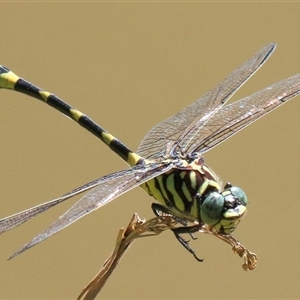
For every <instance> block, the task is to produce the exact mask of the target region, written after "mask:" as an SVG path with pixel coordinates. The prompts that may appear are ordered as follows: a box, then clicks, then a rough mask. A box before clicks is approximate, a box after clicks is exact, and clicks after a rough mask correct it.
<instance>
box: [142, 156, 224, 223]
mask: <svg viewBox="0 0 300 300" xmlns="http://www.w3.org/2000/svg"><path fill="white" fill-rule="evenodd" d="M164 162H165V163H166V164H170V163H171V164H172V166H173V168H172V169H171V170H169V171H168V172H166V173H164V174H161V175H159V176H157V177H155V178H153V179H151V180H149V181H147V182H146V183H144V184H143V185H142V187H143V188H144V189H145V190H146V191H147V192H148V193H149V195H151V196H153V197H154V198H155V199H156V200H157V201H159V202H160V203H161V204H163V205H164V206H166V207H167V208H168V209H169V210H170V211H172V213H174V215H175V216H179V217H182V218H185V219H187V220H189V221H197V222H198V221H199V201H198V200H197V196H198V195H204V194H205V193H207V192H208V191H216V192H217V191H219V190H220V183H219V182H218V178H217V177H216V176H215V174H214V172H213V171H212V170H211V169H210V168H209V167H208V166H206V165H205V164H204V160H203V157H202V155H201V154H198V153H197V154H195V155H194V156H193V157H189V158H187V159H167V160H165V161H164Z"/></svg>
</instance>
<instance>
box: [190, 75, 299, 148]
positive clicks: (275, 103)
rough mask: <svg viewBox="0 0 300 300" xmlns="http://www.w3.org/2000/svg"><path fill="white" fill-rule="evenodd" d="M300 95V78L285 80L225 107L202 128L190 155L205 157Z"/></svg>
mask: <svg viewBox="0 0 300 300" xmlns="http://www.w3.org/2000/svg"><path fill="white" fill-rule="evenodd" d="M299 94H300V74H297V75H294V76H292V77H290V78H287V79H285V80H282V81H280V82H277V83H275V84H274V85H272V86H269V87H267V88H265V89H263V90H261V91H259V92H257V93H255V94H253V95H251V96H248V97H246V98H243V99H241V100H239V101H236V102H233V103H231V104H229V105H226V106H225V107H223V109H222V110H220V111H219V112H218V113H216V114H215V115H214V116H213V117H212V118H211V119H210V120H209V121H208V122H207V123H206V124H205V126H204V127H203V128H202V130H201V138H200V140H201V142H200V143H197V142H196V141H195V143H194V144H191V145H190V146H189V149H188V151H189V152H201V153H204V152H206V151H208V150H210V149H211V148H213V147H215V146H216V145H218V144H220V143H221V142H223V141H225V140H226V139H228V138H229V137H231V136H232V135H233V134H235V133H237V132H238V131H240V130H241V129H243V128H244V127H246V126H248V125H250V124H251V123H253V122H254V121H256V120H258V119H259V118H261V117H263V116H264V115H265V114H267V113H269V112H270V111H272V110H274V109H275V108H277V107H279V106H280V105H282V104H284V103H286V102H287V101H288V100H290V99H292V98H294V97H296V96H297V95H299Z"/></svg>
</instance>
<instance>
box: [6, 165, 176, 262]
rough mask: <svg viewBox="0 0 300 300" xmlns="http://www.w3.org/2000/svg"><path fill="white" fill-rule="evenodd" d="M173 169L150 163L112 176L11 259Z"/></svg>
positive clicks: (170, 166)
mask: <svg viewBox="0 0 300 300" xmlns="http://www.w3.org/2000/svg"><path fill="white" fill-rule="evenodd" d="M171 168H172V164H171V163H168V164H163V163H150V164H147V165H145V166H140V165H138V166H135V167H133V168H131V169H128V170H124V171H120V172H117V173H114V174H111V175H110V178H109V180H104V181H103V182H101V183H100V184H99V185H98V186H97V187H96V188H94V189H93V190H91V191H90V192H89V193H87V194H86V195H85V196H83V197H82V198H81V199H80V200H79V201H78V202H76V203H75V204H74V205H73V206H72V207H71V208H70V209H69V210H68V211H67V212H65V213H64V214H63V215H62V216H60V217H59V218H58V220H57V221H55V222H54V223H53V224H52V225H51V226H49V227H48V228H46V229H45V230H44V231H43V232H41V233H40V234H38V235H37V236H36V237H35V238H33V239H32V240H31V241H30V242H29V243H28V244H26V245H24V246H23V247H22V248H21V249H20V250H19V251H17V252H16V253H14V254H13V255H12V256H11V257H10V259H11V258H13V257H15V256H17V255H19V254H20V253H22V252H24V251H25V250H27V249H29V248H31V247H33V246H34V245H37V244H39V243H40V242H42V241H43V240H45V239H47V238H49V237H50V236H52V235H53V234H55V233H57V232H59V231H61V230H62V229H64V228H66V227H67V226H69V225H71V224H72V223H74V222H76V221H77V220H79V219H80V218H82V217H84V216H85V215H87V214H89V213H91V212H92V211H94V210H96V209H98V208H100V207H102V206H104V205H105V204H107V203H109V202H110V201H112V200H114V199H115V198H117V197H119V196H120V195H122V194H123V193H125V192H127V191H129V190H131V189H133V188H135V187H136V186H139V185H141V184H142V183H144V182H145V181H148V180H150V179H151V178H154V177H156V176H158V175H160V174H163V173H165V172H167V171H168V170H170V169H171Z"/></svg>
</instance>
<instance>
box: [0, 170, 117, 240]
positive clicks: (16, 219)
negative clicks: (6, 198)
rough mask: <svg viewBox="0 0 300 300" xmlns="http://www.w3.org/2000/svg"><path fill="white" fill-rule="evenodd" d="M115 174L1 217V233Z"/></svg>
mask: <svg viewBox="0 0 300 300" xmlns="http://www.w3.org/2000/svg"><path fill="white" fill-rule="evenodd" d="M113 175H114V174H110V175H107V176H104V177H101V178H98V179H96V180H93V181H91V182H89V183H86V184H85V185H83V186H81V187H78V188H76V189H75V190H72V191H71V192H69V193H67V194H65V195H63V196H61V197H59V198H56V199H53V200H50V201H48V202H44V203H42V204H39V205H37V206H34V207H31V208H28V209H26V210H23V211H21V212H19V213H16V214H14V215H11V216H8V217H6V218H3V219H0V234H1V233H3V232H6V231H9V230H11V229H13V228H15V227H17V226H19V225H21V224H23V223H25V222H27V221H28V220H30V219H31V218H33V217H35V216H37V215H38V214H40V213H42V212H44V211H46V210H48V209H49V208H51V207H54V206H55V205H57V204H59V203H62V202H64V201H66V200H68V199H70V198H72V197H74V196H76V195H79V194H81V193H83V192H86V191H88V190H90V189H92V188H94V187H96V186H97V185H99V184H103V183H105V182H106V181H108V180H110V179H111V177H112V176H113Z"/></svg>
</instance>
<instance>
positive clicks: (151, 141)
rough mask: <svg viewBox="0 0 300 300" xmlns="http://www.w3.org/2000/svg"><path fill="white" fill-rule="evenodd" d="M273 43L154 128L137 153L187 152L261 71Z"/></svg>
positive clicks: (148, 154)
mask: <svg viewBox="0 0 300 300" xmlns="http://www.w3.org/2000/svg"><path fill="white" fill-rule="evenodd" d="M275 46H276V45H275V44H274V43H271V44H269V45H267V46H265V47H264V48H262V49H261V50H260V51H259V52H257V53H256V54H255V55H254V56H253V57H252V58H250V59H249V60H247V61H246V62H245V63H244V64H242V65H241V66H240V67H239V68H238V69H236V70H235V71H233V72H232V73H231V74H230V75H229V76H228V77H227V78H226V79H224V80H223V81H222V82H221V83H220V84H219V85H218V86H217V87H216V88H214V89H212V90H211V91H209V92H208V93H206V94H205V95H204V96H203V97H201V98H200V99H199V100H197V101H196V102H194V103H192V104H191V105H189V106H188V107H186V108H185V109H183V110H182V111H181V112H180V113H178V114H176V115H174V116H172V117H170V118H169V119H167V120H165V121H163V122H161V123H159V124H157V125H156V126H154V127H153V128H152V129H151V130H150V131H149V133H148V134H147V135H146V136H145V138H144V139H143V140H142V142H141V144H140V146H139V148H138V151H137V153H138V154H139V155H141V156H142V157H145V158H158V157H161V156H162V155H164V154H166V153H165V152H166V150H167V149H168V150H171V148H172V147H173V146H174V144H179V146H180V149H181V150H182V151H185V148H186V146H187V145H188V144H189V143H190V142H191V143H193V140H194V139H195V138H194V137H195V135H196V134H197V132H198V131H199V130H200V129H201V128H202V126H203V125H204V124H205V123H206V122H207V121H208V120H209V119H210V118H211V117H212V116H213V115H214V114H215V113H216V112H217V111H218V110H219V109H220V108H221V107H222V106H223V105H224V103H226V101H227V100H228V99H229V98H230V97H231V96H232V95H233V94H234V93H235V92H236V91H237V90H238V89H239V87H240V86H242V85H243V84H244V83H245V82H246V80H247V79H249V78H250V77H251V75H253V74H254V73H255V71H257V70H258V69H259V67H260V66H261V65H262V64H263V63H264V62H265V61H266V60H267V59H268V57H269V56H270V55H271V53H272V52H273V51H274V49H275Z"/></svg>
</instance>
